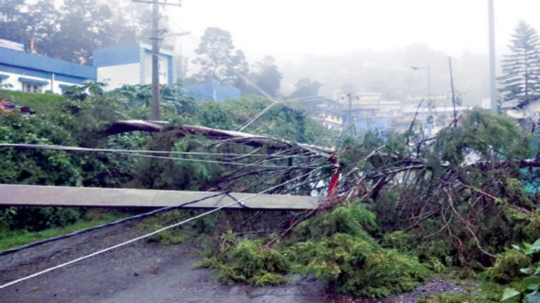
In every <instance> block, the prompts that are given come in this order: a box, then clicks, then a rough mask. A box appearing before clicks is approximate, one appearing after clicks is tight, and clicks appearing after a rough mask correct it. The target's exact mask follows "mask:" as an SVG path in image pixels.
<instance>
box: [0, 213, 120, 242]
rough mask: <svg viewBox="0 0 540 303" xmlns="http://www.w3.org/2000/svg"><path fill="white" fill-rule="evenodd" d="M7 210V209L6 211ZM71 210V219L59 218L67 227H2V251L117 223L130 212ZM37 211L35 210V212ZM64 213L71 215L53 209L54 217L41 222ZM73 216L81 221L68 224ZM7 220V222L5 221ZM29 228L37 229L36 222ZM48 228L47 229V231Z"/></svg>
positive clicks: (10, 221)
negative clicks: (113, 222)
mask: <svg viewBox="0 0 540 303" xmlns="http://www.w3.org/2000/svg"><path fill="white" fill-rule="evenodd" d="M4 210H5V209H4ZM70 210H71V217H68V218H59V220H58V221H57V223H58V222H63V224H65V225H66V226H64V227H61V226H60V225H57V226H51V225H48V226H42V227H43V228H41V230H39V229H38V228H34V230H33V231H32V230H31V228H28V229H17V230H9V229H8V228H7V227H6V226H0V251H2V250H6V249H10V248H14V247H19V246H22V245H26V244H28V243H32V242H36V241H40V240H44V239H49V238H52V237H57V236H61V235H65V234H69V233H72V232H75V231H78V230H81V229H86V228H90V227H94V226H97V225H101V224H105V223H109V222H112V221H115V220H117V219H120V218H121V217H123V216H125V215H126V213H129V212H124V213H120V212H111V210H110V209H107V210H105V211H104V210H99V211H100V213H96V211H97V210H95V209H94V210H83V211H81V210H80V209H77V210H75V209H70ZM34 211H35V210H34ZM14 212H17V208H15V207H14ZM19 212H20V213H22V212H24V211H22V210H19ZM1 213H2V210H0V214H1ZM63 213H69V212H68V211H67V210H64V211H58V208H54V209H53V215H52V216H50V217H48V218H45V219H43V215H41V219H40V222H42V223H43V222H45V223H50V222H51V220H52V219H53V218H54V217H56V218H58V217H59V216H61V214H63ZM73 215H76V216H77V217H78V218H79V220H78V221H77V222H76V223H74V224H71V222H67V220H66V219H69V218H71V219H73ZM0 219H1V220H2V221H3V223H4V224H8V223H15V224H21V223H20V222H17V221H14V220H12V219H11V218H2V217H1V216H0ZM5 220H6V221H5ZM25 226H26V227H28V226H34V227H37V225H36V224H35V222H32V223H30V224H27V225H25ZM45 228H46V229H45Z"/></svg>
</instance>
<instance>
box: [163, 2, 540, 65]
mask: <svg viewBox="0 0 540 303" xmlns="http://www.w3.org/2000/svg"><path fill="white" fill-rule="evenodd" d="M495 10H496V33H497V37H496V39H497V52H498V54H502V53H506V52H508V48H507V45H508V43H509V40H510V35H511V34H512V33H513V30H514V28H515V27H516V25H517V23H518V21H519V19H520V18H522V19H524V20H526V21H527V22H528V23H529V24H531V25H532V26H533V27H535V28H536V29H538V30H540V18H539V17H538V16H539V15H540V1H538V0H495ZM167 13H168V15H169V16H170V17H171V19H172V24H173V25H175V26H179V27H182V28H184V29H186V30H188V31H191V32H192V33H193V35H195V36H196V37H200V36H201V35H202V34H203V33H204V30H205V29H206V28H207V27H210V26H212V27H220V28H222V29H225V30H228V31H230V32H231V34H232V35H233V39H234V43H235V45H236V46H237V47H238V48H240V49H242V50H243V51H244V52H245V53H246V55H247V57H248V59H250V60H258V59H260V58H261V57H262V56H264V55H273V56H275V57H277V58H278V59H280V58H281V59H285V58H289V59H292V58H295V57H299V56H301V55H306V54H311V55H337V54H344V53H350V52H351V51H353V50H363V49H372V50H375V51H377V50H392V49H396V48H403V47H405V46H407V45H410V44H413V43H423V44H426V45H428V46H429V47H431V48H433V49H436V50H441V51H443V52H445V53H447V54H449V55H452V56H459V55H461V54H462V53H463V52H464V51H465V50H467V51H470V52H472V53H475V54H486V53H487V52H488V49H487V45H488V37H487V33H488V27H487V24H488V21H487V20H488V19H487V16H488V15H487V0H333V1H323V0H271V1H270V0H226V1H225V0H182V7H181V8H176V7H169V8H167ZM180 39H182V40H181V41H180V43H181V45H183V49H184V50H185V51H186V52H187V55H188V56H190V54H189V53H190V52H192V49H193V48H194V47H195V46H196V45H195V42H194V41H192V40H190V39H188V38H180ZM190 57H191V56H190Z"/></svg>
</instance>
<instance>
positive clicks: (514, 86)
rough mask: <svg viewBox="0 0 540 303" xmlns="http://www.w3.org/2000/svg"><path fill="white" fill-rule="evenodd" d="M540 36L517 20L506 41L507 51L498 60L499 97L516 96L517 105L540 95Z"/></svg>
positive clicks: (509, 98)
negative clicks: (509, 37)
mask: <svg viewBox="0 0 540 303" xmlns="http://www.w3.org/2000/svg"><path fill="white" fill-rule="evenodd" d="M539 40H540V38H539V37H538V32H537V31H536V30H535V29H534V28H532V27H531V26H530V25H529V24H527V23H526V22H525V21H523V20H521V21H520V22H519V24H518V26H517V27H516V29H515V33H514V34H513V35H512V40H511V44H510V45H509V47H510V50H511V51H512V52H511V54H509V55H506V56H505V58H504V60H503V61H502V69H503V75H502V76H501V77H499V81H500V84H501V87H500V89H499V91H500V94H501V98H500V101H501V102H504V101H514V100H517V101H518V102H519V105H520V106H524V105H526V104H528V103H529V102H530V101H533V100H538V99H539V98H540V43H539Z"/></svg>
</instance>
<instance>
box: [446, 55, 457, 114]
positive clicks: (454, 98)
mask: <svg viewBox="0 0 540 303" xmlns="http://www.w3.org/2000/svg"><path fill="white" fill-rule="evenodd" d="M448 65H449V66H450V87H451V89H452V105H453V106H454V121H456V120H457V113H456V94H455V93H454V73H453V72H452V57H448Z"/></svg>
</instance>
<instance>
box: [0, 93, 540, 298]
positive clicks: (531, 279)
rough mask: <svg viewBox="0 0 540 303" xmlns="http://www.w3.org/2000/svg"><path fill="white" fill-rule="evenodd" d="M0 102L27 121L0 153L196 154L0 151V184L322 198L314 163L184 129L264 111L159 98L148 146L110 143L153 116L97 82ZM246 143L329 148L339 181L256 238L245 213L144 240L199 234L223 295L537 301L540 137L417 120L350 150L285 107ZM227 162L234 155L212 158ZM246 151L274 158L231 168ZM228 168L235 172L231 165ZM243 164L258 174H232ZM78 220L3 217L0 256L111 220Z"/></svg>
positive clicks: (5, 138)
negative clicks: (425, 289) (430, 130)
mask: <svg viewBox="0 0 540 303" xmlns="http://www.w3.org/2000/svg"><path fill="white" fill-rule="evenodd" d="M0 95H1V96H2V97H3V98H4V99H9V100H10V101H12V102H13V103H16V104H17V105H21V106H29V107H31V108H32V109H34V111H35V112H36V113H35V114H33V115H22V114H19V113H18V112H17V111H16V110H15V111H11V112H2V113H1V114H0V115H1V119H0V143H29V144H54V145H67V146H82V147H93V148H109V149H131V150H156V151H169V152H170V151H177V152H188V153H191V152H202V153H206V154H204V155H195V154H184V155H180V156H176V158H174V159H170V158H168V159H158V158H141V157H134V156H127V155H125V154H117V153H114V154H113V153H88V152H66V151H53V150H36V149H23V148H0V182H1V183H8V184H35V185H63V186H85V187H119V188H143V189H172V190H209V191H227V190H231V191H242V192H253V193H257V192H260V191H261V190H264V189H267V188H270V187H272V186H275V185H280V184H282V183H283V182H284V181H286V180H296V179H295V178H299V177H301V176H302V175H307V177H306V178H304V179H301V178H299V180H296V181H295V182H291V183H288V184H286V185H281V186H278V187H276V188H274V189H272V191H269V193H280V194H311V193H314V192H317V193H319V194H320V195H325V193H326V192H327V190H328V187H329V180H330V177H331V174H332V172H331V169H330V167H329V165H328V164H329V163H328V162H327V161H326V160H321V159H320V158H314V157H312V156H309V155H305V154H301V156H302V157H288V158H280V157H275V156H276V155H280V156H283V155H285V156H298V153H297V150H295V149H292V148H289V149H283V150H275V149H271V148H268V147H266V146H264V147H253V146H249V145H246V144H244V143H243V142H228V141H212V140H209V139H208V138H205V137H202V136H196V135H188V134H186V132H185V131H184V129H183V126H184V125H200V126H207V127H212V128H218V129H224V130H236V129H239V128H240V127H241V126H242V125H244V123H245V122H246V121H248V120H249V119H250V118H251V117H253V116H255V115H256V114H257V113H259V112H261V111H262V110H263V109H265V108H266V107H267V106H268V105H270V104H271V102H270V101H269V100H267V99H264V98H261V97H256V96H244V97H242V98H240V99H239V100H237V101H232V100H229V101H225V102H223V103H216V102H212V101H208V102H195V101H194V100H193V99H192V98H190V97H189V96H188V95H185V93H183V92H182V91H179V90H175V89H171V88H167V87H164V89H163V95H162V102H163V115H164V118H165V119H166V120H167V121H171V124H170V127H168V128H166V129H164V130H163V131H161V132H158V133H153V134H150V133H146V132H139V131H135V132H123V133H120V134H114V135H111V134H109V133H108V131H107V130H108V128H109V127H110V125H111V124H112V123H113V122H114V121H118V120H132V119H147V118H148V117H149V114H150V108H149V100H150V99H149V98H150V90H149V87H147V86H133V87H131V86H126V87H123V88H121V89H117V90H115V91H113V92H110V93H103V91H102V85H101V84H99V83H87V85H86V87H85V89H76V88H72V89H70V90H68V91H67V92H66V94H65V96H63V97H58V96H55V95H48V94H43V95H35V94H25V93H12V92H6V91H3V92H0ZM45 104H46V105H45ZM246 132H249V133H253V134H258V135H264V136H268V137H271V138H276V139H284V140H288V141H294V142H300V143H308V144H316V145H321V146H336V147H337V149H338V153H337V156H338V159H339V163H340V166H341V175H342V180H341V181H340V184H339V187H338V188H337V192H338V195H337V196H334V197H330V198H328V199H326V200H325V203H323V204H322V205H321V206H320V207H319V209H317V210H315V211H307V212H304V213H301V214H295V215H294V216H292V217H290V218H288V217H284V218H283V221H284V222H282V224H280V225H279V228H275V229H274V230H257V228H256V227H255V225H254V224H252V223H250V222H253V221H254V220H257V219H254V218H255V215H256V214H254V213H249V214H250V215H249V216H248V217H241V216H240V215H237V214H232V215H231V217H230V218H231V220H228V219H227V220H225V221H227V222H238V224H227V225H223V224H222V222H223V220H222V219H223V218H224V217H219V216H218V215H215V216H210V217H208V218H206V219H204V220H202V221H200V222H198V223H193V224H190V225H187V226H184V227H182V228H178V229H176V230H175V231H173V232H169V233H164V234H161V235H159V236H156V237H154V238H152V239H150V240H149V241H150V242H157V243H163V244H169V245H170V244H178V243H182V242H185V241H188V240H189V239H191V238H194V237H196V238H197V243H200V245H201V249H202V251H203V255H204V256H205V258H204V260H203V261H202V262H201V263H199V264H198V266H199V267H208V268H211V269H213V270H215V271H216V273H217V275H218V276H219V279H220V280H221V281H223V282H225V283H248V284H251V285H254V286H260V285H277V284H282V283H286V282H287V281H290V278H291V276H294V275H302V276H306V275H307V276H312V277H315V278H317V279H320V280H321V281H324V282H325V283H326V284H327V285H328V286H329V287H330V288H331V289H333V290H334V291H335V292H337V293H341V294H345V295H351V296H362V297H375V298H381V297H388V296H391V295H395V294H399V293H403V292H407V291H410V290H412V289H414V288H415V287H417V286H418V285H419V284H421V283H423V282H425V281H428V280H429V279H431V278H432V277H436V276H438V277H444V278H445V279H457V280H460V281H474V282H471V283H473V284H474V285H475V286H470V285H471V284H466V285H465V284H464V286H463V289H464V290H465V292H462V293H441V294H437V295H433V296H429V297H423V298H421V301H420V302H464V301H467V302H483V303H484V302H499V301H500V300H501V298H503V293H504V302H537V301H535V300H537V298H538V296H539V294H540V291H539V287H540V278H538V275H539V271H538V266H539V265H540V264H539V263H538V261H539V259H538V258H539V254H540V248H539V247H540V244H538V243H540V242H537V240H538V239H539V238H540V212H539V209H538V207H539V205H540V191H539V190H538V189H539V177H538V176H539V175H540V171H539V167H540V162H539V160H538V154H539V146H538V134H536V133H530V132H527V131H526V130H524V129H522V128H521V127H520V126H519V125H518V124H517V123H516V121H514V120H512V119H510V118H508V117H505V116H503V115H498V116H495V115H492V114H490V113H486V112H484V111H481V110H472V111H469V112H467V113H465V114H464V115H463V116H461V117H460V118H459V119H458V120H456V121H454V123H452V124H451V125H450V126H448V127H447V128H445V129H444V130H442V131H441V132H440V133H439V134H438V135H437V137H436V138H433V139H426V138H424V137H423V131H422V128H421V125H419V124H417V123H413V124H412V125H411V129H410V131H409V132H407V133H405V134H392V133H386V134H380V133H367V134H359V135H358V136H356V137H349V136H347V135H345V134H343V133H339V132H335V131H331V130H328V129H326V128H324V127H323V126H322V125H320V124H318V123H317V122H315V121H314V120H312V119H310V118H309V117H308V115H307V113H306V112H305V111H304V110H303V109H301V108H299V107H297V106H296V105H295V104H288V103H282V104H279V105H276V106H274V107H272V108H271V109H270V110H269V111H268V112H267V113H266V114H265V115H263V116H262V117H261V118H260V119H258V120H257V121H255V122H254V123H252V124H250V125H249V127H248V128H247V129H246ZM209 153H212V154H209ZM226 153H231V154H236V155H235V156H234V158H233V157H227V156H223V154H226ZM249 153H252V154H257V155H268V156H272V157H267V158H262V159H260V160H252V159H249V158H246V157H243V156H239V154H242V155H246V154H249ZM201 159H202V160H211V161H221V162H220V163H208V162H200V161H199V160H201ZM233 159H234V160H233ZM185 160H194V161H185ZM225 161H230V162H232V161H235V162H236V166H231V165H228V164H223V163H222V162H225ZM253 163H258V164H264V165H263V167H252V166H246V165H244V164H253ZM238 164H242V165H243V166H242V165H238ZM314 167H319V170H318V171H317V172H315V170H314V169H313V168H314ZM310 172H311V173H310ZM85 214H86V213H85V211H84V210H80V209H69V208H39V209H36V208H14V207H9V208H6V207H4V208H2V209H0V216H1V218H2V220H1V222H2V223H1V224H2V226H1V228H2V230H3V233H2V236H1V237H0V249H6V248H8V247H12V246H15V245H20V244H24V243H27V242H28V241H31V240H33V239H36V240H37V239H40V238H44V237H49V236H54V235H57V234H61V233H65V232H69V231H71V230H75V229H79V228H84V227H87V226H90V225H92V224H100V223H101V222H104V221H106V220H109V219H112V217H107V216H104V217H101V218H94V219H96V220H94V221H92V222H89V221H88V218H87V217H85ZM191 215H193V213H190V212H188V211H176V212H171V213H167V214H163V215H160V216H158V217H155V218H150V219H147V220H145V221H144V223H143V224H144V225H145V226H146V227H150V228H151V229H158V228H159V227H163V226H166V223H167V222H177V220H180V219H181V218H182V217H184V216H186V217H189V216H191ZM233 219H234V220H236V221H234V220H233ZM85 220H86V221H85ZM74 223H75V225H72V224H74ZM86 224H89V225H86ZM249 227H252V230H250V233H247V232H246V228H248V229H249ZM66 228H67V229H66ZM527 243H532V244H527ZM505 288H507V289H506V290H504V289H505ZM531 300H532V301H531Z"/></svg>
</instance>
